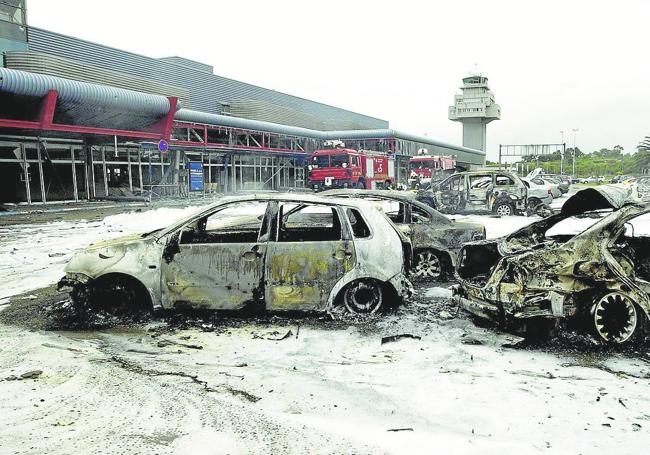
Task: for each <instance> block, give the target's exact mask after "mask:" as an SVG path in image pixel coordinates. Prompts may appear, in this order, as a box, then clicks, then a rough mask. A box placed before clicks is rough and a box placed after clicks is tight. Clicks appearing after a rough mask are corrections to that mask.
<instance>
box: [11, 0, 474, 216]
mask: <svg viewBox="0 0 650 455" xmlns="http://www.w3.org/2000/svg"><path fill="white" fill-rule="evenodd" d="M0 53H1V54H2V64H1V65H0V175H2V179H0V203H2V202H19V203H20V202H26V203H45V202H49V201H62V200H72V201H79V200H86V199H88V200H89V199H97V198H105V197H113V196H115V197H120V196H125V195H127V196H128V195H137V194H139V193H141V192H147V193H149V192H152V193H154V194H160V195H188V196H189V195H190V193H191V191H190V188H189V187H188V184H187V182H188V180H189V175H190V174H191V173H194V176H193V177H194V178H196V172H199V173H200V174H199V178H201V173H202V181H203V184H202V185H201V193H205V192H228V191H240V190H253V189H287V188H300V187H304V186H305V183H306V168H305V164H306V160H307V158H308V157H309V154H310V153H311V152H312V151H313V150H315V149H318V148H320V147H322V146H323V143H324V141H326V140H330V139H337V140H342V141H344V142H345V144H346V146H347V147H349V148H355V149H367V150H376V151H383V152H390V153H391V154H394V155H395V157H396V169H397V179H398V181H400V180H403V181H405V180H406V178H407V176H406V175H407V166H408V159H409V157H410V156H413V155H415V154H416V152H417V150H418V149H420V148H426V149H428V150H429V153H431V154H435V155H453V156H455V157H456V160H457V162H458V163H459V164H460V165H461V166H464V167H466V168H470V167H473V166H480V165H483V164H484V162H485V153H484V152H482V151H480V150H474V149H470V148H466V147H461V146H456V145H452V144H446V143H443V142H440V141H436V140H434V139H432V138H429V137H426V136H419V135H413V134H408V133H403V132H399V131H395V130H392V129H390V128H389V123H388V121H386V120H382V119H378V118H375V117H371V116H368V115H364V114H360V113H356V112H351V111H348V110H345V109H340V108H337V107H334V106H330V105H327V104H323V103H318V102H315V101H311V100H307V99H304V98H300V97H297V96H292V95H289V94H285V93H281V92H277V91H275V90H269V89H265V88H262V87H258V86H255V85H251V84H247V83H245V82H240V81H235V80H232V79H228V78H224V77H221V76H218V75H216V74H214V69H213V67H212V66H210V65H207V64H204V63H199V62H195V61H192V60H188V59H185V58H182V57H164V58H151V57H146V56H143V55H138V54H134V53H131V52H128V51H124V50H119V49H114V48H110V47H107V46H103V45H101V44H97V43H92V42H88V41H85V40H81V39H78V38H74V37H70V36H66V35H62V34H59V33H55V32H51V31H47V30H43V29H39V28H36V27H30V26H28V24H27V11H26V7H25V0H0ZM192 163H194V165H192ZM197 163H200V164H197Z"/></svg>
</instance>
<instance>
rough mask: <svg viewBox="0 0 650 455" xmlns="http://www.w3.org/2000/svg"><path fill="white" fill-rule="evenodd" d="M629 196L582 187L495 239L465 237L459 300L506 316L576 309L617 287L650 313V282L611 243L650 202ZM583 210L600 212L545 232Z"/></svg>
mask: <svg viewBox="0 0 650 455" xmlns="http://www.w3.org/2000/svg"><path fill="white" fill-rule="evenodd" d="M628 201H629V200H628V197H627V192H626V191H625V190H623V189H621V188H616V187H612V186H608V187H598V188H589V189H585V190H582V191H579V192H578V193H576V194H575V195H574V196H572V197H571V198H569V199H568V200H567V201H566V203H565V204H564V206H563V207H562V210H561V212H560V213H558V214H555V215H552V216H550V217H548V218H545V219H542V220H540V221H537V222H535V223H532V224H530V225H528V226H526V227H524V228H522V229H520V230H518V231H515V232H514V233H512V234H510V235H508V236H505V237H502V238H499V239H496V240H485V241H481V242H472V243H469V244H467V245H466V246H465V247H464V248H463V249H462V250H461V253H460V254H461V259H460V260H459V263H458V265H457V268H456V277H457V279H458V282H459V285H458V286H457V287H456V288H455V289H454V300H455V301H456V302H457V303H458V304H459V305H460V306H461V307H462V308H464V309H465V310H467V311H469V312H470V313H473V314H475V315H478V316H481V317H485V318H489V319H493V320H497V321H499V322H503V321H507V320H520V321H521V320H525V319H528V318H534V317H542V318H551V319H557V318H567V317H571V316H574V315H577V314H579V313H583V312H585V311H586V312H588V311H590V309H591V307H592V305H593V302H594V299H595V298H597V297H598V296H599V295H602V294H606V293H607V292H619V293H621V294H622V295H626V296H629V297H630V299H631V300H632V301H633V302H634V303H635V304H636V305H638V307H640V308H641V310H642V312H643V313H644V316H645V318H646V319H647V317H648V314H650V301H649V300H648V291H650V287H648V286H647V285H648V283H647V282H645V281H644V280H640V279H637V278H636V277H635V273H634V265H633V262H632V261H633V260H630V259H629V258H625V254H624V252H622V251H618V250H617V248H616V246H615V245H614V243H615V242H616V241H617V239H618V238H619V237H620V236H621V235H622V233H623V232H624V228H625V223H626V222H627V221H628V220H630V219H632V218H635V217H638V216H640V215H643V214H645V213H648V212H650V206H642V205H637V204H633V203H629V202H628ZM607 210H613V211H611V212H610V213H607V212H603V211H607ZM584 215H587V216H589V215H594V216H596V215H601V216H602V218H601V219H600V220H598V221H597V222H595V223H594V224H593V225H591V226H590V227H588V228H587V229H586V230H584V231H583V232H581V233H579V234H577V235H565V236H557V237H550V238H549V237H546V232H547V231H548V230H549V229H550V228H552V227H553V226H555V225H556V224H558V223H559V222H560V221H562V220H565V219H567V218H570V217H573V216H584ZM644 283H645V284H644ZM606 341H607V340H606Z"/></svg>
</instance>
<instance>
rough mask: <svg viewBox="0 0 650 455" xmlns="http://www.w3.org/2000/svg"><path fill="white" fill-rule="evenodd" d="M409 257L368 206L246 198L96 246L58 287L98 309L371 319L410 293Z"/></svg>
mask: <svg viewBox="0 0 650 455" xmlns="http://www.w3.org/2000/svg"><path fill="white" fill-rule="evenodd" d="M385 251H391V252H392V254H391V255H388V256H387V255H385V254H383V252H385ZM410 255H411V251H410V243H409V241H408V239H406V238H405V237H404V236H403V235H402V234H401V233H400V232H399V231H398V230H397V229H396V228H395V227H394V226H393V224H392V223H391V222H390V221H389V220H388V219H387V217H386V216H385V215H383V214H382V213H381V212H379V211H378V210H377V209H376V208H375V207H374V206H372V204H370V203H368V202H365V201H358V200H349V199H346V200H334V199H325V198H319V197H315V196H300V195H282V194H266V195H249V196H240V197H231V198H225V199H223V200H221V201H220V202H217V203H216V204H213V205H211V206H209V207H208V208H206V209H204V210H201V211H200V212H199V213H197V214H195V215H193V216H190V217H188V218H186V219H184V220H181V221H179V222H177V223H175V224H173V225H171V226H169V227H167V228H165V229H162V230H159V231H154V232H152V233H149V234H144V235H140V236H131V237H128V238H123V239H116V240H111V241H107V242H102V243H98V244H94V245H91V246H90V247H88V248H87V249H85V250H83V251H81V252H79V253H77V254H76V255H75V256H74V257H73V258H72V259H71V260H70V262H69V263H68V264H67V265H66V267H65V272H66V276H65V277H64V278H63V279H62V281H61V282H60V285H61V286H71V287H72V296H73V298H75V299H77V300H79V299H80V297H86V298H87V299H88V300H90V301H91V302H94V303H99V304H100V305H104V304H106V305H110V304H111V302H112V303H115V302H124V305H125V306H129V305H133V306H141V305H144V306H149V307H153V309H160V308H178V307H190V308H205V309H225V310H240V309H246V308H251V309H255V310H263V309H267V310H300V311H325V310H329V309H331V308H332V306H334V305H336V304H339V303H341V304H343V305H345V307H347V309H348V310H350V311H352V312H369V313H371V312H375V311H377V310H379V309H381V308H382V307H384V306H386V305H388V304H390V303H391V299H392V303H399V301H400V300H401V299H403V298H404V297H405V296H407V295H408V294H409V293H410V292H411V286H410V283H409V282H408V280H407V279H406V278H405V275H404V273H405V265H404V264H405V261H404V257H407V258H408V257H410ZM406 263H408V261H406Z"/></svg>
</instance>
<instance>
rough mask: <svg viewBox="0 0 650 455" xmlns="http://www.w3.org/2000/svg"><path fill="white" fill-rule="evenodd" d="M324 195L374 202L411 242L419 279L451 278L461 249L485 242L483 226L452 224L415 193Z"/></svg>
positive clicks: (336, 192)
mask: <svg viewBox="0 0 650 455" xmlns="http://www.w3.org/2000/svg"><path fill="white" fill-rule="evenodd" d="M322 195H323V196H332V197H356V198H361V199H366V200H370V201H373V202H374V203H375V204H376V205H377V206H378V207H379V208H380V209H381V210H382V211H383V212H384V213H386V215H388V218H390V220H391V221H392V222H393V223H394V224H395V225H396V226H397V227H398V228H399V229H400V230H401V231H402V232H403V233H404V234H405V235H406V236H407V237H408V238H409V239H410V240H411V245H412V248H413V267H412V268H411V276H412V277H414V278H416V279H423V280H424V279H426V280H436V279H440V278H442V277H444V276H446V275H452V274H453V271H454V267H455V266H456V260H457V258H458V252H459V251H460V249H461V247H462V246H463V245H464V244H465V243H466V242H470V241H474V240H480V239H484V238H485V227H484V226H483V225H482V224H480V223H471V222H467V221H455V220H450V219H449V218H447V217H445V216H444V215H442V214H441V213H440V212H438V211H437V210H435V209H432V208H431V207H429V206H428V205H426V204H423V203H421V202H419V201H417V200H416V199H415V194H414V193H412V192H403V191H386V190H331V191H325V192H324V193H322Z"/></svg>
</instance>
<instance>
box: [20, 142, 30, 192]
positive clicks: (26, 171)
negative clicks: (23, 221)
mask: <svg viewBox="0 0 650 455" xmlns="http://www.w3.org/2000/svg"><path fill="white" fill-rule="evenodd" d="M20 153H21V154H22V157H23V174H24V175H25V194H26V196H27V204H29V205H32V191H31V189H30V187H29V163H28V162H27V150H26V149H25V143H24V142H21V143H20Z"/></svg>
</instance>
